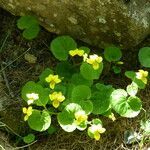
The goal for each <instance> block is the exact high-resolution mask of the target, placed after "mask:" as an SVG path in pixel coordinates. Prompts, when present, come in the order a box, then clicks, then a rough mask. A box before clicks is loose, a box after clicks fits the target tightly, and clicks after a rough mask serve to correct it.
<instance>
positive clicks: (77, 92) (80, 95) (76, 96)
mask: <svg viewBox="0 0 150 150" xmlns="http://www.w3.org/2000/svg"><path fill="white" fill-rule="evenodd" d="M90 97H91V89H90V88H89V87H88V86H86V85H78V86H76V87H74V88H73V90H72V95H71V98H72V100H73V102H79V101H81V100H86V99H89V98H90Z"/></svg>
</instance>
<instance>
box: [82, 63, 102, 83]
mask: <svg viewBox="0 0 150 150" xmlns="http://www.w3.org/2000/svg"><path fill="white" fill-rule="evenodd" d="M102 70H103V63H100V67H99V69H98V70H94V69H93V67H92V65H90V64H88V63H82V65H81V66H80V73H81V75H82V76H83V77H84V78H85V79H87V80H93V79H99V77H100V74H101V73H102Z"/></svg>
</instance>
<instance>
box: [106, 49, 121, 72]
mask: <svg viewBox="0 0 150 150" xmlns="http://www.w3.org/2000/svg"><path fill="white" fill-rule="evenodd" d="M104 57H105V59H106V60H107V61H108V62H109V63H110V64H109V65H110V66H109V68H111V65H112V70H113V72H114V73H115V74H119V73H121V67H120V65H122V64H123V62H122V61H120V59H121V57H122V52H121V49H120V48H119V47H116V46H107V47H106V48H105V49H104Z"/></svg>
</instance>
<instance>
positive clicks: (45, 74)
mask: <svg viewBox="0 0 150 150" xmlns="http://www.w3.org/2000/svg"><path fill="white" fill-rule="evenodd" d="M50 74H53V70H51V69H50V68H46V69H45V70H44V71H43V72H42V73H41V74H40V76H39V79H40V83H41V84H42V85H49V83H47V82H46V81H45V78H46V77H48V76H49V75H50Z"/></svg>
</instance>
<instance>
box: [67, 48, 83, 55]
mask: <svg viewBox="0 0 150 150" xmlns="http://www.w3.org/2000/svg"><path fill="white" fill-rule="evenodd" d="M69 54H70V55H71V56H72V57H74V56H76V55H78V56H83V54H84V50H80V49H75V50H70V51H69Z"/></svg>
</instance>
